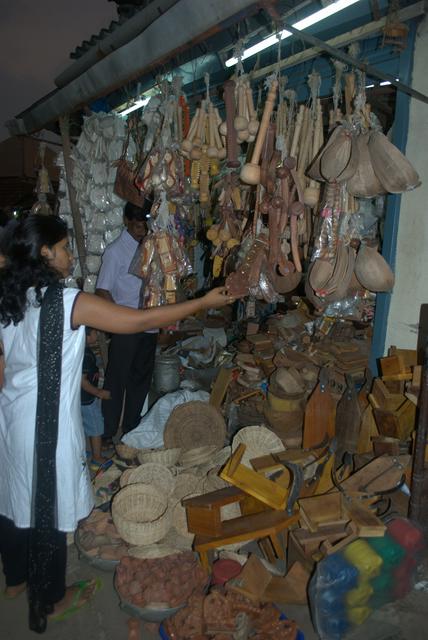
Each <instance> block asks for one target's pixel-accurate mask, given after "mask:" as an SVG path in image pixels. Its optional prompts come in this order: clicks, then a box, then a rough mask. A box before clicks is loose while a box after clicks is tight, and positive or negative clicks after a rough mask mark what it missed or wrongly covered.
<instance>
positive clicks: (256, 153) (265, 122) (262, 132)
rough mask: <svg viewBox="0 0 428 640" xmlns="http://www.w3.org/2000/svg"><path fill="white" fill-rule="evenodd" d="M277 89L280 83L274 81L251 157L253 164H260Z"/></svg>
mask: <svg viewBox="0 0 428 640" xmlns="http://www.w3.org/2000/svg"><path fill="white" fill-rule="evenodd" d="M277 89H278V81H277V80H273V82H272V85H271V87H270V89H269V93H268V95H267V98H266V103H265V108H264V111H263V116H262V121H261V123H260V128H259V132H258V134H257V140H256V144H255V145H254V150H253V155H252V157H251V164H259V160H260V154H261V152H262V147H263V143H264V140H265V137H266V132H267V129H268V126H269V121H270V117H271V115H272V111H273V107H274V104H275V99H276V91H277Z"/></svg>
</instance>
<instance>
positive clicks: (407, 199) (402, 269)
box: [385, 18, 428, 351]
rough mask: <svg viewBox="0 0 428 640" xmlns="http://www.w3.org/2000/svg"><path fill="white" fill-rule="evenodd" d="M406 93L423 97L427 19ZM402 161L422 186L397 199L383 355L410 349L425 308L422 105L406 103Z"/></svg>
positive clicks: (426, 202)
mask: <svg viewBox="0 0 428 640" xmlns="http://www.w3.org/2000/svg"><path fill="white" fill-rule="evenodd" d="M412 87H413V88H414V89H416V90H417V91H420V92H421V93H424V94H425V95H428V19H427V18H425V19H424V21H423V22H422V23H421V24H420V25H419V29H418V34H417V37H416V43H415V56H414V65H413V77H412ZM406 156H407V158H408V159H409V160H410V161H411V162H412V164H413V165H414V167H415V169H416V170H417V171H418V173H419V175H420V178H421V180H422V185H421V186H420V187H418V188H417V189H415V190H414V191H411V192H409V193H406V194H403V196H402V198H401V209H400V219H399V226H398V239H397V256H396V263H395V286H394V290H393V293H392V297H391V306H390V310H389V316H388V325H387V333H386V340H385V351H386V350H387V349H388V347H389V346H390V345H392V344H393V345H396V346H397V347H401V348H403V349H414V348H415V347H416V342H417V336H418V320H419V310H420V305H421V304H422V303H428V104H425V103H423V102H420V101H418V100H415V99H414V98H412V99H411V103H410V120H409V135H408V140H407V148H406Z"/></svg>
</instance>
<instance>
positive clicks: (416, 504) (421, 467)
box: [409, 345, 428, 531]
mask: <svg viewBox="0 0 428 640" xmlns="http://www.w3.org/2000/svg"><path fill="white" fill-rule="evenodd" d="M427 435H428V345H426V346H425V357H424V364H423V371H422V384H421V390H420V395H419V416H418V426H417V429H416V439H415V450H414V455H413V474H412V488H411V496H410V504H409V517H410V518H411V519H412V520H414V521H415V522H417V523H418V524H419V525H421V526H422V528H423V529H424V530H425V531H426V530H427V529H428V506H427V504H426V502H427V499H426V495H424V494H425V491H424V485H425V481H426V475H427V474H426V473H425V448H426V443H427Z"/></svg>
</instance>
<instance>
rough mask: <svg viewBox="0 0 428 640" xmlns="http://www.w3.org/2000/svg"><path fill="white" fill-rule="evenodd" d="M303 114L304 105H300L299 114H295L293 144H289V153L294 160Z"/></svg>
mask: <svg viewBox="0 0 428 640" xmlns="http://www.w3.org/2000/svg"><path fill="white" fill-rule="evenodd" d="M304 112H305V107H304V105H300V108H299V113H298V114H297V118H296V126H295V127H294V135H293V142H292V144H291V151H290V157H291V158H296V152H297V145H298V144H299V137H300V131H301V129H302V124H303V115H304Z"/></svg>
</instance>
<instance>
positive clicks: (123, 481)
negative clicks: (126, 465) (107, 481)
mask: <svg viewBox="0 0 428 640" xmlns="http://www.w3.org/2000/svg"><path fill="white" fill-rule="evenodd" d="M133 471H134V469H127V470H126V471H124V472H123V473H122V475H121V476H120V478H119V486H120V487H121V488H122V489H123V487H126V485H127V484H132V483H130V481H129V480H130V478H129V476H130V475H131V473H132V472H133Z"/></svg>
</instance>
